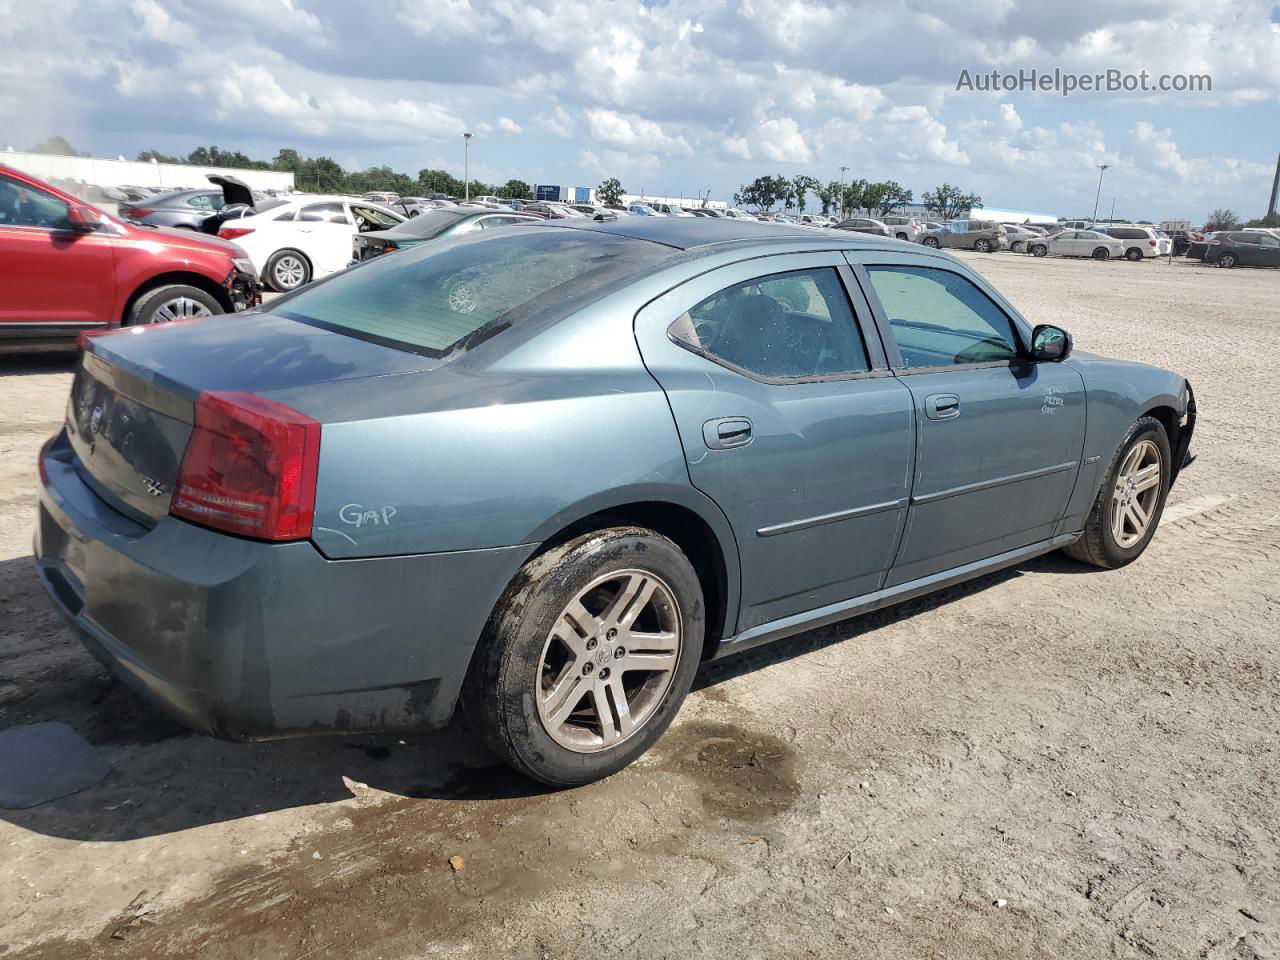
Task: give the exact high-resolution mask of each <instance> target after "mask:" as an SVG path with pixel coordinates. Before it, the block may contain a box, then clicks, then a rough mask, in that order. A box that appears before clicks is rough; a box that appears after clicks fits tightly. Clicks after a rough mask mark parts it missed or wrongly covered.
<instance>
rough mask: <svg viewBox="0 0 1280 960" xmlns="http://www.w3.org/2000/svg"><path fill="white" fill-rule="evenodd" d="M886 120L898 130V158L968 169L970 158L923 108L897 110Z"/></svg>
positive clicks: (886, 117) (945, 129) (927, 110)
mask: <svg viewBox="0 0 1280 960" xmlns="http://www.w3.org/2000/svg"><path fill="white" fill-rule="evenodd" d="M885 120H886V121H887V122H888V123H889V124H890V125H891V126H893V127H895V128H897V130H898V143H899V149H898V156H899V157H901V158H902V159H903V160H918V159H920V158H921V157H924V158H928V159H931V160H935V161H937V162H938V163H942V164H946V165H948V166H956V167H967V166H968V165H969V155H968V154H967V153H965V151H964V150H963V149H961V147H960V144H959V143H957V142H956V141H955V140H948V139H947V128H946V126H945V125H943V124H942V122H941V121H939V120H937V119H935V118H934V117H933V115H932V114H930V113H929V108H928V107H925V106H922V105H918V104H917V105H915V106H910V107H894V108H893V109H892V110H890V111H889V112H888V113H887V114H885Z"/></svg>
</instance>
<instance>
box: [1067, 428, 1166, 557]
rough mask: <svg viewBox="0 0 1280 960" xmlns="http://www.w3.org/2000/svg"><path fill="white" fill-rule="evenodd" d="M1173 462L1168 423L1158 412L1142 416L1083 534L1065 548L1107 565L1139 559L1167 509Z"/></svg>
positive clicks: (1071, 553) (1114, 462)
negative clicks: (1167, 430) (1152, 415)
mask: <svg viewBox="0 0 1280 960" xmlns="http://www.w3.org/2000/svg"><path fill="white" fill-rule="evenodd" d="M1172 462H1173V454H1172V453H1171V451H1170V448H1169V437H1168V435H1167V434H1166V433H1165V429H1164V425H1163V424H1161V423H1160V421H1159V420H1157V419H1155V418H1154V417H1141V418H1139V420H1138V421H1137V422H1136V423H1135V424H1134V425H1133V426H1132V427H1130V428H1129V432H1128V434H1127V435H1126V436H1125V439H1124V442H1123V443H1122V444H1121V445H1120V449H1119V451H1118V452H1117V453H1116V455H1115V457H1114V458H1113V459H1112V461H1111V466H1110V468H1109V469H1108V470H1107V476H1106V479H1105V480H1104V481H1103V483H1102V489H1101V490H1100V491H1099V492H1098V499H1097V500H1095V501H1094V504H1093V509H1092V510H1091V511H1090V512H1089V518H1088V519H1087V520H1086V521H1085V526H1084V534H1083V535H1082V536H1081V537H1080V539H1079V540H1077V541H1076V542H1075V543H1073V544H1071V545H1070V546H1068V547H1066V548H1065V551H1064V552H1065V553H1066V554H1067V555H1068V556H1070V557H1074V558H1075V559H1076V560H1079V561H1081V562H1082V563H1091V564H1093V565H1094V566H1097V567H1106V568H1108V569H1113V568H1115V567H1122V566H1124V565H1125V564H1126V563H1132V562H1133V561H1134V560H1137V559H1138V557H1140V556H1141V555H1142V552H1143V551H1144V550H1146V549H1147V544H1148V543H1150V542H1151V538H1152V537H1153V536H1154V535H1155V532H1156V526H1157V525H1158V524H1159V523H1160V516H1161V514H1162V513H1163V512H1164V502H1165V498H1166V497H1167V496H1168V495H1169V484H1170V483H1171V482H1172V476H1173V474H1172V470H1171V466H1172Z"/></svg>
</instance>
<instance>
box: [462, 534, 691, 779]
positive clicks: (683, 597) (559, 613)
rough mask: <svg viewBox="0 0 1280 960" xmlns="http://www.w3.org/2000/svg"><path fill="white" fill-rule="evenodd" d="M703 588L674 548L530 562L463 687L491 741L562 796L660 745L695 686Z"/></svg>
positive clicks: (572, 545)
mask: <svg viewBox="0 0 1280 960" xmlns="http://www.w3.org/2000/svg"><path fill="white" fill-rule="evenodd" d="M703 610H704V608H703V598H702V589H701V586H700V584H699V582H698V577H697V574H696V573H695V572H694V570H693V567H692V565H691V564H690V563H689V560H688V558H686V557H685V555H684V553H683V552H681V550H680V548H679V547H678V546H676V544H675V543H673V542H672V541H671V540H669V539H667V538H666V537H664V536H661V535H660V534H657V533H655V532H653V531H652V530H646V529H643V528H640V527H612V528H609V529H605V530H599V531H596V532H594V533H589V534H585V535H584V536H581V537H578V538H577V539H576V540H571V541H570V542H568V543H566V544H563V545H561V546H559V547H555V548H553V549H551V550H549V551H547V552H546V553H543V554H541V555H539V556H537V557H535V558H534V559H533V560H531V561H529V563H527V564H526V565H525V566H524V568H523V569H522V570H521V571H520V573H519V574H517V575H516V578H515V580H514V581H513V582H512V584H511V586H510V587H508V589H507V591H506V593H505V594H504V595H503V597H502V599H501V600H500V601H499V602H498V605H497V607H496V608H495V610H494V613H493V616H492V617H491V618H490V622H489V625H488V627H487V628H486V632H485V637H484V638H483V640H482V641H481V646H480V648H479V649H478V650H477V651H476V654H475V657H474V659H473V662H472V666H471V669H470V671H469V672H468V675H467V680H466V682H465V684H464V686H463V694H462V701H463V709H464V710H465V711H466V715H467V718H468V720H469V721H470V722H471V724H472V725H473V726H474V727H476V728H477V729H478V731H479V732H480V734H481V736H482V737H483V738H484V741H485V743H486V744H487V745H488V746H489V748H490V749H491V750H492V751H493V752H494V753H496V754H497V755H498V756H499V757H501V758H502V759H503V760H505V761H506V762H507V763H509V764H510V765H511V766H513V767H515V768H516V769H517V770H519V771H520V772H522V773H524V774H526V775H527V776H530V777H532V778H534V779H535V780H540V781H541V782H543V783H546V784H550V785H551V786H556V787H570V786H577V785H580V784H584V783H590V782H591V781H593V780H599V779H601V778H602V777H607V776H609V775H610V774H612V773H615V772H617V771H618V770H621V769H622V768H623V767H625V766H627V764H629V763H631V762H632V761H633V760H635V759H636V758H637V757H639V756H640V755H641V754H642V753H644V752H645V751H646V750H648V749H649V747H650V746H652V745H653V743H654V742H655V741H656V740H657V739H658V738H659V737H660V736H662V733H663V731H665V730H666V728H667V726H668V725H669V724H670V723H671V721H672V720H673V719H674V718H675V715H676V713H677V711H678V710H679V709H680V705H681V703H683V702H684V698H685V696H686V695H687V694H688V692H689V687H690V686H691V685H692V683H693V676H694V673H695V672H696V671H697V668H698V661H699V655H700V652H701V649H702V635H703V629H704V612H703Z"/></svg>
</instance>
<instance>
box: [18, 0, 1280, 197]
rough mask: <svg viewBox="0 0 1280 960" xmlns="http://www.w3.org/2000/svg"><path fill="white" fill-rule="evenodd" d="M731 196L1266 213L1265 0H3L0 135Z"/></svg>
mask: <svg viewBox="0 0 1280 960" xmlns="http://www.w3.org/2000/svg"><path fill="white" fill-rule="evenodd" d="M993 68H997V69H1000V70H1004V71H1009V72H1013V71H1017V70H1019V69H1021V68H1027V69H1030V68H1035V69H1038V70H1041V71H1044V70H1049V71H1052V70H1053V69H1054V68H1061V69H1063V70H1066V71H1074V72H1077V73H1094V72H1099V71H1104V70H1107V69H1109V68H1115V69H1119V70H1123V71H1126V72H1133V73H1137V72H1138V71H1140V70H1147V71H1149V72H1150V73H1151V74H1152V75H1153V76H1158V75H1160V74H1165V73H1168V74H1174V73H1196V74H1209V75H1210V76H1211V77H1212V80H1213V90H1212V92H1211V93H1203V92H1201V93H1168V94H1128V95H1126V94H1107V93H1102V94H1080V93H1077V94H1076V95H1074V96H1071V97H1068V98H1063V97H1061V96H1060V95H1058V94H1055V93H1030V92H1016V93H1004V92H1000V93H989V92H977V91H968V90H965V91H957V90H956V81H957V78H958V76H959V75H960V71H961V70H962V69H967V70H969V71H971V73H977V72H979V71H990V70H991V69H993ZM464 130H471V131H474V132H475V133H476V139H475V140H474V141H473V142H472V148H471V156H472V161H473V164H472V169H473V174H474V175H475V176H477V177H480V178H483V179H486V180H498V181H501V180H506V179H507V178H509V177H519V178H521V179H524V180H528V181H531V182H540V183H559V184H565V185H594V184H596V183H598V182H599V181H600V180H601V179H602V178H603V177H605V176H617V177H619V178H620V179H621V180H622V182H623V185H624V187H626V189H628V190H629V191H634V192H640V191H641V190H643V191H645V192H647V193H649V194H671V195H680V194H683V195H686V196H688V195H691V194H693V193H695V192H697V191H706V190H710V191H711V193H712V196H714V197H727V196H729V195H731V194H732V193H733V191H734V190H735V189H736V188H737V187H738V186H739V185H740V184H742V183H744V182H746V181H748V180H750V179H752V178H754V177H756V176H758V175H760V174H762V173H782V174H786V175H788V176H794V175H796V174H799V173H807V174H810V175H813V176H816V177H818V178H820V179H824V180H825V179H836V178H838V177H839V175H840V174H839V168H840V166H842V165H843V166H847V167H848V168H849V176H850V177H864V178H867V179H872V180H876V179H895V180H898V181H899V182H901V183H902V184H903V185H905V186H906V187H908V188H909V189H912V190H914V191H915V194H916V196H917V198H918V197H919V196H920V195H921V194H922V193H923V192H924V191H926V190H929V189H931V188H933V187H934V186H936V185H937V184H938V183H940V182H943V181H948V182H951V183H954V184H957V185H959V186H961V187H964V188H966V189H970V190H974V191H975V192H977V193H979V194H980V195H982V196H983V197H984V198H985V199H986V201H987V202H988V203H989V204H992V205H997V204H998V205H1002V206H1015V207H1020V208H1025V209H1032V210H1044V211H1049V212H1054V213H1059V214H1064V215H1081V214H1084V215H1087V214H1088V213H1089V212H1090V211H1091V210H1092V206H1093V197H1094V188H1095V185H1096V182H1097V170H1096V169H1095V165H1096V164H1098V163H1109V164H1111V165H1112V166H1111V169H1110V170H1108V171H1107V174H1106V180H1105V182H1104V185H1103V190H1102V194H1103V203H1102V207H1103V209H1104V210H1106V209H1109V206H1110V202H1111V199H1112V197H1115V198H1116V213H1117V215H1123V216H1129V217H1134V218H1138V217H1146V218H1151V219H1159V218H1164V217H1173V216H1187V217H1190V218H1191V219H1203V218H1204V217H1205V216H1206V215H1207V213H1208V211H1209V209H1210V208H1211V207H1215V206H1224V205H1225V206H1231V207H1233V208H1235V209H1236V210H1237V212H1239V213H1241V214H1244V215H1247V216H1260V215H1261V214H1262V213H1263V212H1264V210H1263V208H1264V207H1265V204H1266V201H1267V197H1268V194H1269V192H1270V187H1271V177H1272V173H1273V171H1274V169H1275V162H1276V155H1277V152H1278V151H1280V3H1277V2H1276V0H1233V2H1230V3H1226V2H1206V0H1190V2H1187V0H1126V2H1123V3H1121V2H1115V0H1035V2H1032V0H982V2H979V3H969V2H962V3H952V2H923V0H873V2H855V0H849V2H835V0H739V2H734V0H670V2H664V0H646V2H641V0H616V2H609V0H590V2H588V0H370V2H361V3H353V2H350V0H118V2H112V3H104V2H101V0H96V2H95V0H0V142H3V143H9V144H12V145H13V146H15V147H17V148H19V149H23V148H25V147H28V146H30V145H31V144H32V143H35V142H37V141H39V140H41V139H43V138H44V137H46V136H48V135H50V134H53V133H60V134H62V135H64V136H66V137H67V138H68V139H69V140H70V141H71V142H72V143H74V144H75V145H76V146H78V147H79V148H80V149H82V150H88V151H92V152H93V153H94V154H96V155H104V156H115V155H116V154H124V155H126V156H128V157H130V158H132V157H133V156H134V155H135V154H136V153H137V152H138V151H139V150H142V149H146V148H155V149H159V150H161V151H163V152H166V153H185V152H187V151H189V150H190V149H192V148H193V147H195V146H197V145H199V144H211V143H212V144H217V145H218V146H221V147H226V148H234V149H240V150H243V151H245V152H246V153H249V154H251V155H254V156H259V157H263V158H266V159H269V158H270V157H271V156H273V155H274V153H275V151H276V150H277V149H278V148H279V147H282V146H292V147H295V148H297V149H298V150H300V151H301V152H303V153H304V154H307V155H314V154H325V155H328V156H332V157H333V158H335V159H337V160H338V161H340V162H341V163H343V164H344V165H346V166H367V165H373V164H381V163H388V164H390V165H391V166H393V167H395V168H397V169H401V170H404V171H406V172H408V173H410V174H414V173H416V172H417V170H418V169H420V168H422V167H445V168H448V169H452V170H454V172H455V173H456V174H458V175H460V174H461V172H462V171H461V168H462V139H461V134H462V132H463V131H464Z"/></svg>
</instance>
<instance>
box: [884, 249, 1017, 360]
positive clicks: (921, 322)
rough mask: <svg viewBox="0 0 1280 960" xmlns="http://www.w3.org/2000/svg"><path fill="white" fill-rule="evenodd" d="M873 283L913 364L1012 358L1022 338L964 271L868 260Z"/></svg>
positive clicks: (900, 345)
mask: <svg viewBox="0 0 1280 960" xmlns="http://www.w3.org/2000/svg"><path fill="white" fill-rule="evenodd" d="M867 273H868V274H870V276H871V286H872V288H873V289H874V290H875V292H876V296H878V297H879V298H880V303H881V304H882V305H883V307H884V312H885V314H886V315H887V316H888V318H889V326H890V328H891V329H892V331H893V337H894V339H895V340H896V341H897V343H898V350H899V352H900V353H901V354H902V360H903V365H904V366H905V367H908V368H920V367H940V366H954V365H956V364H972V363H998V362H1004V363H1007V362H1010V361H1012V360H1014V359H1015V358H1016V357H1017V356H1018V337H1017V334H1016V333H1015V332H1014V329H1013V321H1012V320H1010V319H1009V316H1008V314H1006V313H1005V312H1004V311H1003V310H1001V309H1000V308H999V307H998V306H996V304H995V303H994V302H993V301H992V300H991V299H990V298H989V297H988V296H987V295H986V294H985V293H983V292H982V291H981V290H980V289H978V287H977V286H975V285H974V284H973V283H972V282H971V281H969V280H968V279H966V278H965V277H962V276H960V275H959V274H958V273H952V272H951V271H950V270H939V269H937V268H934V267H911V266H885V265H879V264H875V265H868V266H867Z"/></svg>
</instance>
